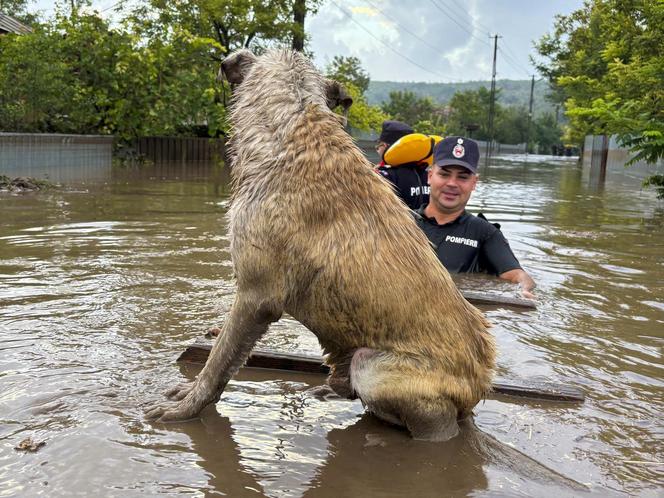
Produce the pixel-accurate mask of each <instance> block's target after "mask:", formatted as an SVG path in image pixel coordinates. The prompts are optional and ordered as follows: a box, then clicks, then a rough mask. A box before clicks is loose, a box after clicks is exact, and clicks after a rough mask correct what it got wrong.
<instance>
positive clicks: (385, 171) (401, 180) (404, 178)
mask: <svg viewBox="0 0 664 498" xmlns="http://www.w3.org/2000/svg"><path fill="white" fill-rule="evenodd" d="M411 133H413V129H412V128H411V127H410V126H408V125H407V124H406V123H402V122H401V121H384V122H383V127H382V130H381V132H380V136H379V137H378V144H377V145H376V152H378V155H379V156H380V159H381V160H380V163H379V164H378V167H377V168H376V171H377V172H378V173H379V174H380V175H382V176H384V177H385V178H387V179H388V180H389V181H390V183H392V185H394V187H395V192H396V193H397V195H398V196H399V197H400V198H401V199H402V200H403V201H404V202H405V203H406V205H407V206H408V207H409V208H410V209H417V208H419V207H420V206H422V205H423V204H426V203H427V202H429V185H428V184H427V165H426V164H420V163H417V162H413V163H406V164H400V165H399V166H391V165H389V164H386V163H385V159H384V156H385V152H386V151H387V150H388V149H389V148H390V147H391V146H392V145H393V144H394V143H395V142H396V141H397V140H399V139H400V138H402V137H404V136H406V135H410V134H411Z"/></svg>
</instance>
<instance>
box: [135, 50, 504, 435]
mask: <svg viewBox="0 0 664 498" xmlns="http://www.w3.org/2000/svg"><path fill="white" fill-rule="evenodd" d="M231 57H236V58H237V57H239V58H240V59H238V60H241V61H242V64H237V63H236V64H233V63H232V62H233V59H231V61H230V63H229V67H230V68H233V70H234V71H236V73H237V74H239V76H237V75H235V76H233V77H237V79H238V81H237V82H235V83H237V84H236V87H235V91H234V95H233V101H232V107H231V113H230V118H231V122H232V125H233V135H232V139H231V142H230V149H229V152H230V157H231V162H232V164H233V170H232V175H233V195H232V202H231V208H230V210H229V226H230V240H231V256H232V260H233V264H234V269H235V274H236V276H237V284H238V285H237V287H238V291H237V292H238V293H237V296H236V301H235V304H234V305H233V309H232V310H231V313H230V317H229V319H227V320H226V321H225V323H224V327H223V333H222V334H221V335H220V338H219V340H217V341H216V345H215V346H214V348H213V351H212V353H211V355H210V359H209V360H208V363H207V364H206V366H205V368H204V369H203V371H202V372H201V374H200V375H199V376H198V378H197V379H196V381H195V382H194V383H193V385H189V386H186V387H185V386H179V388H175V389H174V390H172V391H171V396H172V398H174V399H176V400H181V401H179V403H176V404H171V405H160V406H157V407H154V408H153V409H151V410H149V411H148V416H151V417H153V418H160V419H161V420H177V419H183V418H190V417H193V416H196V415H197V414H198V412H199V411H200V410H201V409H202V408H203V407H204V406H205V405H207V404H209V403H211V402H214V401H216V400H217V399H218V398H219V396H220V395H221V392H222V391H223V389H224V387H225V385H226V383H227V382H228V380H229V379H230V378H231V376H232V375H233V374H234V373H235V372H236V371H237V369H238V368H239V367H240V366H241V365H242V364H243V363H244V361H245V360H246V357H247V355H248V354H249V351H250V350H251V348H252V347H253V345H254V343H255V342H256V340H258V339H259V338H260V336H261V335H262V334H264V333H265V331H266V330H267V327H268V325H269V323H270V322H272V321H275V320H278V319H279V317H280V316H281V315H282V313H284V312H287V313H289V314H290V315H292V316H293V317H295V318H296V319H297V320H299V321H300V322H301V323H303V324H304V325H305V326H307V327H308V328H309V329H310V330H311V331H312V332H313V333H314V334H316V336H317V337H318V339H319V341H320V344H321V345H322V347H323V349H324V351H325V353H326V354H327V355H328V356H327V362H328V363H329V364H330V365H331V366H332V369H333V376H332V377H333V378H334V371H335V366H336V365H338V366H339V367H338V371H340V372H341V373H340V374H339V375H338V377H339V378H340V379H342V380H343V378H345V377H346V374H347V373H348V372H347V365H348V362H349V358H351V357H352V361H351V365H352V363H353V362H355V365H356V367H357V369H356V370H355V371H353V367H352V366H351V369H350V370H351V371H350V373H349V375H350V378H351V389H352V391H354V392H355V393H356V394H357V395H359V397H360V398H361V399H362V401H363V402H364V403H365V405H366V406H367V408H368V409H369V410H371V411H373V412H374V413H376V414H377V415H379V416H380V417H381V418H384V419H385V420H387V421H390V422H395V423H400V424H402V425H406V426H407V427H408V428H409V429H410V430H411V433H412V434H413V435H415V436H418V434H419V433H418V429H417V427H422V426H426V425H427V424H429V423H430V422H431V420H432V417H433V418H435V417H437V416H439V415H438V414H439V413H442V414H443V415H442V416H444V417H445V419H446V420H448V419H449V418H450V417H452V418H453V419H454V421H455V420H456V417H457V416H459V417H463V416H466V415H467V414H469V413H470V412H471V410H472V408H473V407H474V406H475V405H476V404H477V402H478V401H479V400H480V399H481V398H482V397H483V396H484V394H485V393H486V392H487V391H488V390H489V389H490V385H491V377H492V370H493V367H494V361H495V346H494V341H493V338H492V337H491V335H490V334H489V333H488V331H487V329H488V323H487V322H486V320H485V319H484V317H483V316H482V314H481V313H480V312H479V311H478V310H477V309H476V308H474V307H473V306H471V305H469V304H468V303H467V302H466V301H465V300H464V299H463V297H462V296H461V294H460V293H459V291H458V290H457V289H456V287H455V285H454V283H453V282H452V280H451V278H450V276H449V274H448V273H447V271H446V270H445V269H444V268H443V267H442V266H441V265H440V263H439V262H438V259H437V257H436V255H435V254H434V252H433V251H432V249H431V247H430V245H429V243H428V241H427V239H426V237H425V236H424V234H423V233H422V232H421V231H420V230H419V228H418V227H417V226H416V225H415V223H414V221H413V219H412V215H411V214H410V212H409V210H408V208H407V207H406V206H405V205H404V204H403V203H401V202H400V201H399V199H398V198H397V197H396V195H395V194H394V193H393V192H392V189H391V188H390V186H389V185H388V184H387V183H386V182H385V181H384V180H383V179H382V178H381V177H380V176H379V175H377V174H375V173H374V172H373V170H372V165H371V164H370V163H369V162H368V161H367V159H366V158H365V157H364V155H363V154H362V152H361V151H360V150H359V149H358V148H357V147H356V145H355V144H354V142H353V140H352V138H351V137H350V136H349V135H348V134H347V133H346V132H345V131H344V129H343V126H342V119H341V118H340V117H339V116H337V115H336V114H334V113H333V112H332V111H331V110H330V109H329V107H328V100H329V99H328V95H327V94H326V92H327V90H328V88H329V80H325V78H323V77H322V76H321V75H320V73H319V72H318V71H317V70H316V69H315V68H314V67H313V65H312V64H311V63H310V62H309V61H308V60H307V59H306V58H304V57H303V56H302V55H301V54H298V53H294V52H290V51H271V52H268V53H266V54H264V55H262V56H260V57H255V56H253V55H251V54H249V53H248V52H241V53H239V54H234V55H233V56H231ZM243 57H247V58H248V59H246V60H245V59H242V58H243ZM238 68H239V69H238ZM360 348H363V349H362V351H363V352H364V353H363V354H364V356H363V357H360V358H356V356H354V355H355V352H356V351H357V350H358V349H360ZM344 365H345V367H344ZM452 412H454V413H452ZM418 414H420V415H422V417H421V420H420V419H418ZM455 424H456V422H455ZM434 430H435V429H434ZM421 436H422V438H425V439H429V438H433V439H436V438H437V437H436V436H435V435H434V436H433V437H431V433H429V432H427V431H426V430H425V431H424V433H422V434H421ZM444 438H446V437H440V439H444Z"/></svg>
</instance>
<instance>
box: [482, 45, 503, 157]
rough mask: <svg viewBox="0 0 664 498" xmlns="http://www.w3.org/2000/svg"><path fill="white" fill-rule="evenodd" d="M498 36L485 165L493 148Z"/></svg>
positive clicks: (494, 56)
mask: <svg viewBox="0 0 664 498" xmlns="http://www.w3.org/2000/svg"><path fill="white" fill-rule="evenodd" d="M498 38H502V36H498V35H494V37H493V71H492V73H491V101H490V102H489V126H488V128H489V130H488V131H489V143H488V144H487V148H486V160H485V162H484V165H485V166H488V165H489V158H490V157H491V152H492V149H493V114H494V112H495V101H496V54H497V53H498Z"/></svg>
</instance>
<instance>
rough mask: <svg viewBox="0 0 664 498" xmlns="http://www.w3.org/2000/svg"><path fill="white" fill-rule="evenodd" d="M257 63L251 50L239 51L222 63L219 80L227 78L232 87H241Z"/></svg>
mask: <svg viewBox="0 0 664 498" xmlns="http://www.w3.org/2000/svg"><path fill="white" fill-rule="evenodd" d="M254 62H256V56H255V55H254V54H252V53H251V52H250V51H249V50H238V51H237V52H233V53H232V54H230V55H229V56H228V57H226V58H225V59H224V60H223V61H222V62H221V69H219V75H218V76H217V79H218V80H220V81H221V80H222V79H223V78H226V80H228V82H229V83H230V84H232V85H239V84H240V83H242V81H243V80H244V78H245V76H247V73H248V72H249V69H250V68H251V66H252V65H253V63H254Z"/></svg>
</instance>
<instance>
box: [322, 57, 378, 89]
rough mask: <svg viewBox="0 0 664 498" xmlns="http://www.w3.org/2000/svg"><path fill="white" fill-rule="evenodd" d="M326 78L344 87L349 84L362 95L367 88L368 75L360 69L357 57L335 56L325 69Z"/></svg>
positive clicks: (360, 65) (360, 64)
mask: <svg viewBox="0 0 664 498" xmlns="http://www.w3.org/2000/svg"><path fill="white" fill-rule="evenodd" d="M325 74H326V75H327V77H328V78H332V79H334V80H337V81H338V82H340V83H343V84H344V85H348V84H349V83H350V84H352V85H353V86H355V87H356V88H357V89H358V90H359V91H360V92H361V93H362V95H364V94H365V93H366V91H367V89H368V88H369V81H370V78H369V73H367V72H366V71H365V70H364V68H362V63H361V62H360V59H358V58H357V57H344V56H342V55H335V56H334V58H333V59H332V62H330V63H329V64H328V65H327V66H326V67H325Z"/></svg>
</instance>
